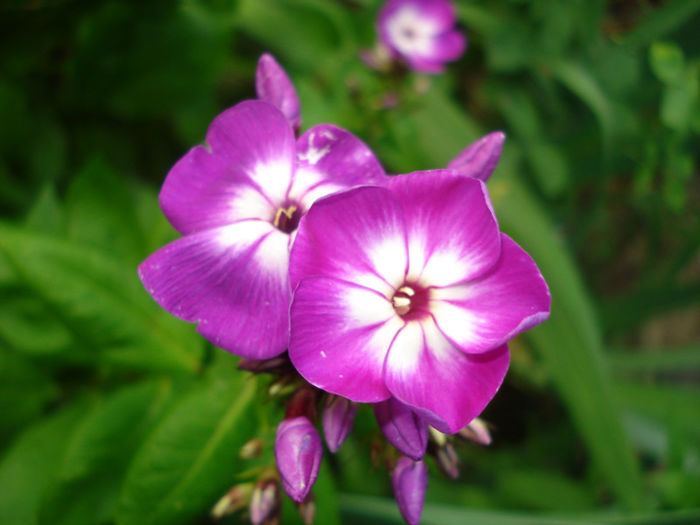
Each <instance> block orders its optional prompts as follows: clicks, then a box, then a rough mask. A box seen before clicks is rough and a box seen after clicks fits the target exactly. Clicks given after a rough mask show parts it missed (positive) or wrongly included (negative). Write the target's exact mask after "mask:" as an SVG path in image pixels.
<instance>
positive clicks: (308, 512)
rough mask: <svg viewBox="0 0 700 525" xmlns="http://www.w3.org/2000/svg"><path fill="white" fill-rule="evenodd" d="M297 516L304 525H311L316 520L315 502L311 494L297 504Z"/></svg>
mask: <svg viewBox="0 0 700 525" xmlns="http://www.w3.org/2000/svg"><path fill="white" fill-rule="evenodd" d="M299 516H301V521H303V522H304V524H305V525H312V524H313V522H314V518H316V500H315V499H314V495H313V494H309V495H308V496H307V497H306V499H305V500H304V501H302V502H301V503H299Z"/></svg>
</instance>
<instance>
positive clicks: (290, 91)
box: [255, 53, 301, 131]
mask: <svg viewBox="0 0 700 525" xmlns="http://www.w3.org/2000/svg"><path fill="white" fill-rule="evenodd" d="M255 90H256V91H257V95H258V98H259V99H260V100H264V101H265V102H269V103H270V104H272V105H273V106H275V107H276V108H277V109H279V110H280V111H281V112H282V113H283V114H284V116H285V117H287V120H288V121H289V124H291V126H292V128H294V130H295V131H296V130H298V129H299V128H300V127H301V115H300V111H299V97H298V96H297V92H296V90H295V89H294V84H292V81H291V80H290V79H289V76H288V75H287V73H286V72H285V70H284V69H282V66H280V65H279V64H278V63H277V61H276V60H275V58H274V57H273V56H272V55H270V54H268V53H265V54H263V55H262V56H261V57H260V60H258V69H257V71H256V72H255Z"/></svg>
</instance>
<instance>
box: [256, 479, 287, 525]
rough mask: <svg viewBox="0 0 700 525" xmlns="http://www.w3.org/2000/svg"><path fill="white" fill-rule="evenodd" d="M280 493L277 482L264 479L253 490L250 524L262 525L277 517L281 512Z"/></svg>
mask: <svg viewBox="0 0 700 525" xmlns="http://www.w3.org/2000/svg"><path fill="white" fill-rule="evenodd" d="M280 503H281V502H280V491H279V486H278V485H277V481H275V480H274V479H264V480H261V481H259V482H258V483H257V484H256V485H255V489H253V495H252V496H251V498H250V508H249V510H250V522H251V523H253V525H260V524H262V523H265V522H266V521H268V520H271V519H273V518H275V517H276V516H277V514H278V513H279V510H280Z"/></svg>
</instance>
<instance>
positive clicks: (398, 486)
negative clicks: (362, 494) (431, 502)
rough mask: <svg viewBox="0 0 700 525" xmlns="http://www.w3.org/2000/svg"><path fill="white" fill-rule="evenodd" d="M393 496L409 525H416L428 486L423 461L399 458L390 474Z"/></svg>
mask: <svg viewBox="0 0 700 525" xmlns="http://www.w3.org/2000/svg"><path fill="white" fill-rule="evenodd" d="M391 483H392V485H393V486H394V497H395V498H396V503H398V505H399V511H400V512H401V515H402V516H403V519H405V520H406V521H407V522H408V524H409V525H418V523H419V522H420V515H421V513H422V512H423V500H424V499H425V489H426V487H427V486H428V470H427V468H426V467H425V463H424V462H423V461H413V460H412V459H410V458H407V457H401V458H399V461H398V462H397V463H396V467H394V472H393V473H392V475H391Z"/></svg>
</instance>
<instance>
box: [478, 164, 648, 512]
mask: <svg viewBox="0 0 700 525" xmlns="http://www.w3.org/2000/svg"><path fill="white" fill-rule="evenodd" d="M491 193H492V195H494V206H495V208H496V215H497V216H498V219H499V222H500V225H501V227H502V229H503V231H505V232H506V233H508V234H510V235H512V236H513V238H514V239H515V240H516V241H517V242H518V243H520V244H521V245H522V246H523V247H524V248H525V249H526V250H527V251H528V253H530V255H532V257H533V258H534V259H535V261H536V262H537V265H538V266H539V268H540V270H541V271H542V274H543V275H544V277H545V279H546V280H547V283H548V284H549V287H550V291H551V293H552V313H551V317H550V319H549V320H548V321H546V322H545V323H544V324H542V325H540V326H538V327H537V328H535V329H534V330H532V331H531V332H529V333H528V334H529V338H530V339H531V340H532V341H533V342H534V344H535V347H536V349H537V350H538V352H539V354H540V356H541V358H542V360H543V362H544V365H545V367H546V368H547V370H548V371H549V374H550V377H551V379H552V381H553V382H554V384H555V386H556V387H557V390H558V391H559V393H560V394H561V396H562V398H563V400H564V402H565V403H566V405H567V407H568V408H569V411H570V412H571V416H572V418H573V420H574V422H575V423H576V426H577V428H578V430H579V432H580V433H581V434H582V437H583V438H584V440H585V442H586V445H587V447H588V449H589V451H590V453H591V456H592V459H593V462H594V463H595V465H596V468H597V470H598V471H599V472H601V473H602V474H603V475H604V476H605V479H606V481H607V482H608V483H609V484H610V486H611V488H612V489H613V490H614V491H615V492H616V494H617V495H618V497H620V499H621V500H622V502H623V503H624V504H625V505H626V506H627V507H629V508H632V509H639V508H643V507H644V498H643V495H642V488H641V480H640V474H639V466H638V465H637V462H636V460H635V457H634V453H633V450H632V448H631V445H630V442H629V440H628V438H627V436H626V435H625V432H624V430H623V428H622V425H621V423H620V413H619V411H618V408H617V406H616V405H615V404H614V402H613V401H612V400H613V399H614V398H613V392H612V390H611V382H610V377H609V372H608V370H607V368H606V366H605V362H604V356H603V351H602V343H601V334H600V330H599V325H598V323H597V322H596V319H595V315H594V312H593V307H592V305H591V303H590V300H589V299H588V297H587V296H586V293H585V290H584V288H583V284H582V282H581V278H580V276H579V275H578V273H577V271H576V268H575V267H574V265H573V263H572V261H571V259H570V258H569V256H568V254H567V253H566V252H565V250H564V249H563V247H562V246H561V244H560V243H559V242H558V240H557V239H556V237H555V234H554V232H553V231H552V229H551V226H550V225H549V223H548V221H547V219H546V217H545V216H544V214H543V213H542V211H541V210H540V208H539V207H538V205H537V202H536V201H535V200H534V199H533V197H532V196H531V195H530V194H529V193H528V192H527V190H526V189H525V188H524V187H523V186H522V184H521V183H520V182H519V181H518V180H516V179H515V177H512V176H511V177H510V178H508V179H507V180H501V181H494V183H492V184H491Z"/></svg>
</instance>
